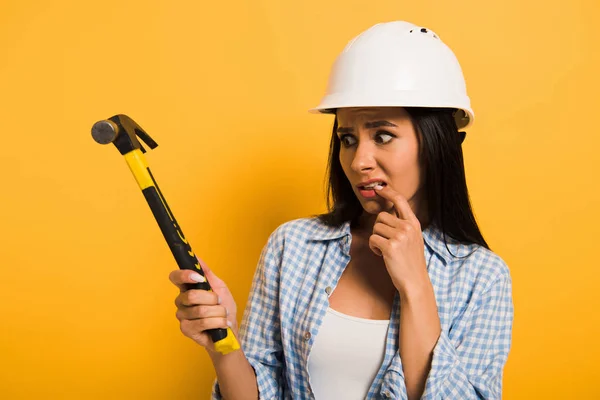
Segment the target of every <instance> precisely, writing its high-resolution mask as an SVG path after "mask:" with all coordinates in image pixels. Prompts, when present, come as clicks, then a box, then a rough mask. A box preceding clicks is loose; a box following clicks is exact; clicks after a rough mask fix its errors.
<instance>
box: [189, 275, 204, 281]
mask: <svg viewBox="0 0 600 400" xmlns="http://www.w3.org/2000/svg"><path fill="white" fill-rule="evenodd" d="M190 279H191V280H193V281H194V282H206V278H205V277H203V276H202V275H200V274H196V273H193V274H192V275H190Z"/></svg>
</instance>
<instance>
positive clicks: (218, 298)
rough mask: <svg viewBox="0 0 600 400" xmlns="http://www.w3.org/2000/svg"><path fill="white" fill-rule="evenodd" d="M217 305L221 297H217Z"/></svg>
mask: <svg viewBox="0 0 600 400" xmlns="http://www.w3.org/2000/svg"><path fill="white" fill-rule="evenodd" d="M217 304H221V296H217Z"/></svg>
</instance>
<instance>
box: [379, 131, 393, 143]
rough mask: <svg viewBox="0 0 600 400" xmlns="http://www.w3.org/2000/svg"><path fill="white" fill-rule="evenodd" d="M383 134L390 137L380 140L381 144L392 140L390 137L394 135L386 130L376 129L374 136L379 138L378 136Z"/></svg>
mask: <svg viewBox="0 0 600 400" xmlns="http://www.w3.org/2000/svg"><path fill="white" fill-rule="evenodd" d="M383 136H389V137H390V139H388V140H384V141H382V142H380V143H382V144H386V143H388V142H390V141H391V140H392V138H394V137H395V136H394V135H392V134H391V133H389V132H387V131H377V133H376V134H375V137H376V138H380V137H383Z"/></svg>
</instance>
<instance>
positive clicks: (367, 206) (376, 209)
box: [362, 200, 384, 215]
mask: <svg viewBox="0 0 600 400" xmlns="http://www.w3.org/2000/svg"><path fill="white" fill-rule="evenodd" d="M362 208H363V210H364V211H365V212H366V213H369V214H374V215H375V214H379V213H380V212H382V211H384V207H383V205H382V204H381V202H380V201H376V200H371V201H365V202H363V203H362Z"/></svg>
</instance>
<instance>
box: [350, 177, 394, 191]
mask: <svg viewBox="0 0 600 400" xmlns="http://www.w3.org/2000/svg"><path fill="white" fill-rule="evenodd" d="M377 185H381V186H386V185H387V183H386V182H385V181H384V180H382V179H369V180H368V181H365V182H361V183H359V184H358V185H356V187H358V188H359V189H360V190H371V189H374V188H375V186H377Z"/></svg>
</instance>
